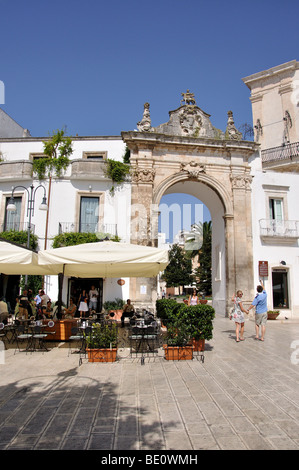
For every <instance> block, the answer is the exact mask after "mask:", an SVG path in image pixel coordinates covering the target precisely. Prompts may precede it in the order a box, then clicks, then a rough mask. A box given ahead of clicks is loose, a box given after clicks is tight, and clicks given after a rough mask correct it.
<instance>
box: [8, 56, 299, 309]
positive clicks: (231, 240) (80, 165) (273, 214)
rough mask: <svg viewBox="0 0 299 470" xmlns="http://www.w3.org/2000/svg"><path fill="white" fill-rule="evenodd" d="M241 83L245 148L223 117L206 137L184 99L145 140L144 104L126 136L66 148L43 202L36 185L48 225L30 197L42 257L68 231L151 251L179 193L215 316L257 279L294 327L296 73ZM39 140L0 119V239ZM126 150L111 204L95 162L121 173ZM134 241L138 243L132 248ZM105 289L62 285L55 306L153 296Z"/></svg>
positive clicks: (139, 282) (297, 297)
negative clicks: (191, 207) (114, 165)
mask: <svg viewBox="0 0 299 470" xmlns="http://www.w3.org/2000/svg"><path fill="white" fill-rule="evenodd" d="M243 81H244V83H245V85H246V86H248V87H249V89H250V90H251V97H250V99H251V102H252V113H253V126H254V130H255V137H254V142H250V141H243V140H242V137H241V136H240V133H239V132H238V131H237V129H236V128H235V126H234V121H233V115H232V113H231V112H230V111H229V112H228V127H227V130H226V132H225V133H224V132H222V131H219V130H217V129H215V128H214V127H213V126H212V124H211V122H210V115H208V114H207V113H205V112H204V111H202V110H201V109H200V108H199V107H198V106H197V105H196V103H195V99H193V95H192V94H190V93H189V90H188V93H186V94H184V95H185V98H186V99H185V103H184V104H183V105H181V106H180V107H179V108H178V109H176V110H174V111H171V112H170V113H169V114H170V120H169V122H168V123H166V124H161V125H160V126H158V127H157V128H151V121H150V114H149V104H148V103H146V104H145V105H144V115H143V119H142V121H140V122H139V123H138V131H132V132H126V133H122V135H121V136H108V137H101V136H96V137H78V136H77V137H74V138H72V140H73V154H72V156H71V163H70V165H69V167H68V169H67V171H66V172H65V173H64V174H63V176H62V177H61V178H53V179H52V182H51V191H50V194H49V184H48V182H47V181H44V182H43V184H44V186H45V188H46V193H47V198H48V200H49V199H50V202H49V210H48V216H47V213H46V212H42V211H39V210H38V206H39V204H40V202H41V199H42V197H43V191H42V190H41V189H38V190H37V192H36V197H35V210H34V215H33V217H32V224H33V225H34V232H35V234H36V235H37V236H38V238H39V249H45V248H51V244H52V240H53V237H55V236H56V235H57V234H59V233H64V232H72V231H74V232H78V231H79V232H80V231H81V232H90V231H91V232H96V233H98V232H105V233H110V234H112V235H115V234H117V235H118V236H119V237H120V238H121V239H122V241H125V242H136V241H137V242H139V243H141V244H152V245H155V244H157V243H158V233H157V220H158V219H157V218H158V206H159V203H160V200H161V197H162V196H163V195H164V194H170V193H172V192H175V193H177V192H178V193H179V192H188V193H189V194H191V195H193V196H195V197H198V198H199V199H200V200H201V201H202V202H203V203H204V204H205V205H206V206H207V207H208V209H209V210H210V213H211V217H212V227H213V247H212V273H213V276H212V277H213V303H214V305H215V308H216V312H217V313H218V314H222V315H226V314H227V308H228V305H230V297H231V295H232V294H233V292H234V290H235V289H236V288H240V289H242V290H243V291H244V293H245V297H246V301H248V302H249V301H251V300H252V297H253V295H254V294H255V287H256V285H257V284H258V281H259V278H260V277H263V280H264V283H265V287H266V289H267V291H268V294H269V296H268V298H269V304H268V307H269V309H279V310H280V311H281V317H282V318H284V317H288V318H295V317H298V318H299V291H298V289H297V284H298V279H299V247H298V238H299V209H298V200H299V184H298V182H299V179H298V170H299V162H298V158H299V63H298V62H297V61H295V60H294V61H291V62H288V63H287V64H283V65H280V66H277V67H274V68H272V69H269V70H266V71H263V72H258V73H255V74H253V75H251V76H249V77H246V78H244V79H243ZM139 117H140V116H139ZM137 119H138V117H137ZM137 119H136V121H137ZM44 140H46V138H36V137H32V136H31V135H30V133H29V131H28V130H26V129H22V128H21V127H20V126H18V125H17V124H16V123H15V122H14V121H13V120H12V119H11V118H10V117H9V116H8V115H7V114H6V113H4V112H1V110H0V157H1V162H0V226H1V231H4V230H6V229H9V228H10V226H11V225H10V224H14V223H15V224H17V226H18V227H17V228H18V230H20V229H25V230H26V227H27V223H28V214H27V213H26V211H27V192H26V189H25V188H27V189H28V188H29V187H30V186H31V185H32V184H33V185H34V187H37V186H38V185H39V182H38V181H37V180H33V179H32V162H33V160H34V159H35V158H40V157H42V155H43V141H44ZM126 147H128V148H129V149H130V151H131V169H132V174H131V178H129V179H128V181H127V182H126V183H124V184H122V185H120V186H119V187H116V190H115V192H114V195H113V196H112V195H111V192H110V190H111V187H112V185H113V182H112V181H111V180H110V179H109V178H108V177H107V176H106V173H105V166H106V159H107V158H108V159H112V160H119V161H122V158H123V155H124V153H125V150H126ZM17 186H19V187H18V188H16V189H15V190H14V198H15V202H16V205H17V213H16V214H15V215H14V217H13V218H11V215H8V213H7V211H6V206H7V203H8V201H9V198H10V196H11V192H12V187H17ZM24 187H25V188H24ZM137 213H138V218H137V217H135V216H136V214H137ZM47 217H48V219H47ZM47 220H48V222H47ZM134 230H135V232H136V234H137V237H136V240H135V235H134V233H133V232H134ZM137 232H138V233H137ZM140 234H142V237H143V238H142V240H137V238H138V237H139V235H140ZM117 281H118V279H88V280H83V279H81V280H80V279H65V280H64V288H63V301H64V302H67V300H68V298H69V296H70V295H74V293H76V291H77V290H78V289H79V287H80V288H86V289H89V288H90V284H96V287H98V289H99V291H100V294H101V302H102V301H105V300H108V299H109V300H111V299H114V298H116V297H122V298H123V299H126V298H128V297H130V298H132V299H133V301H134V302H143V303H148V304H150V303H151V302H154V301H155V295H154V294H155V293H157V291H156V286H155V285H154V284H153V283H148V284H146V283H147V280H146V279H143V278H142V279H131V280H130V279H125V283H124V284H123V283H118V282H117ZM10 282H11V281H10V280H9V279H8V278H7V276H6V277H5V276H2V293H3V292H7V291H8V290H9V288H11V285H10ZM45 282H46V284H45V287H46V290H47V292H48V294H49V295H50V297H51V298H52V300H56V297H57V292H58V283H57V277H56V276H50V277H46V279H45ZM121 284H122V285H121ZM145 285H148V288H147V289H144V288H143V287H144V286H145ZM145 292H146V294H145ZM12 295H13V294H12Z"/></svg>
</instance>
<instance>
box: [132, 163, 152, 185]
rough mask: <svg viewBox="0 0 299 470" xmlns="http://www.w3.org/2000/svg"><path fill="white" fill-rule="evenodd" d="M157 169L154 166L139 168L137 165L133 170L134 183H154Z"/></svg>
mask: <svg viewBox="0 0 299 470" xmlns="http://www.w3.org/2000/svg"><path fill="white" fill-rule="evenodd" d="M155 174H156V171H155V170H154V169H153V168H138V167H136V168H135V169H134V171H133V175H132V178H133V182H134V183H153V182H154V179H155Z"/></svg>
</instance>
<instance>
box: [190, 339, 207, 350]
mask: <svg viewBox="0 0 299 470" xmlns="http://www.w3.org/2000/svg"><path fill="white" fill-rule="evenodd" d="M192 345H193V348H194V351H204V350H205V340H204V339H194V338H193V339H192Z"/></svg>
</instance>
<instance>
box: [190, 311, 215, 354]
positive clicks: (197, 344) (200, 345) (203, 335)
mask: <svg viewBox="0 0 299 470" xmlns="http://www.w3.org/2000/svg"><path fill="white" fill-rule="evenodd" d="M188 317H189V324H190V334H191V338H192V343H193V346H194V350H195V351H204V349H205V340H210V339H212V338H213V319H214V318H215V310H214V309H213V307H211V306H210V305H191V306H190V307H189V308H188Z"/></svg>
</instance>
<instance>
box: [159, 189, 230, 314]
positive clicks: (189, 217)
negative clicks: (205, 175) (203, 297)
mask: <svg viewBox="0 0 299 470" xmlns="http://www.w3.org/2000/svg"><path fill="white" fill-rule="evenodd" d="M209 221H211V225H212V248H211V258H212V263H211V269H212V273H211V279H212V303H213V307H214V308H215V310H216V313H220V314H222V315H225V301H226V276H225V272H226V270H225V227H224V207H223V203H222V201H221V199H220V197H219V196H218V194H217V193H216V191H215V190H213V189H212V188H211V187H210V186H208V185H207V184H205V183H202V182H199V181H190V180H187V181H182V182H177V183H175V184H173V185H171V186H169V187H168V188H167V189H166V190H165V191H164V193H163V195H162V197H161V199H160V202H159V245H160V246H162V245H163V244H164V246H168V245H169V246H170V245H171V244H173V243H180V242H181V243H183V234H184V232H185V231H187V232H188V231H190V230H191V226H192V225H193V224H199V223H204V222H209Z"/></svg>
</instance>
